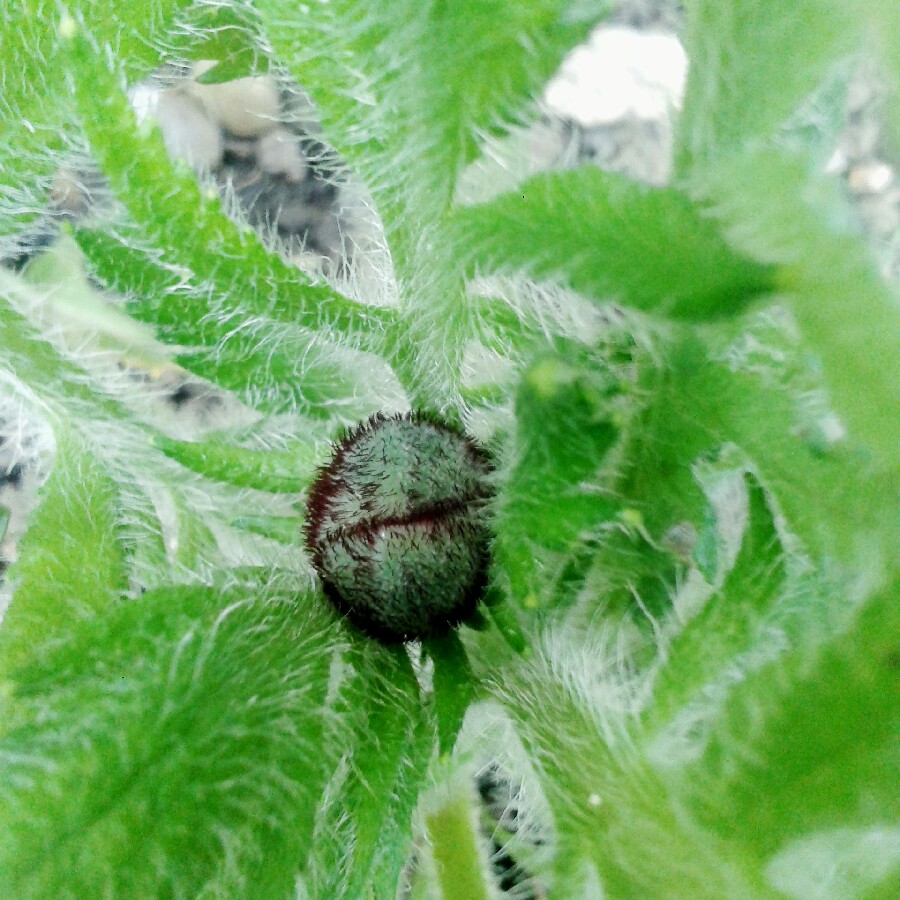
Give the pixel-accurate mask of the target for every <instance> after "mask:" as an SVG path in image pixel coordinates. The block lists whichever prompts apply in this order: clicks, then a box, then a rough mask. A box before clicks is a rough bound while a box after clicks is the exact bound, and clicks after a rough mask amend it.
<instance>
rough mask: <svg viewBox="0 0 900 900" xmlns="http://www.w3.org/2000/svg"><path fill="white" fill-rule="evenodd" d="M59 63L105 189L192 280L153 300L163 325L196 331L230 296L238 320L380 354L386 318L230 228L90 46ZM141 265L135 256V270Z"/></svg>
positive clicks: (163, 258)
mask: <svg viewBox="0 0 900 900" xmlns="http://www.w3.org/2000/svg"><path fill="white" fill-rule="evenodd" d="M65 63H66V65H67V67H68V69H69V71H70V73H71V80H72V83H73V99H74V101H75V102H76V104H77V109H78V113H79V117H80V120H81V124H82V126H83V128H84V131H85V133H86V136H87V138H88V141H89V142H90V145H91V149H92V151H93V153H94V155H95V157H96V161H97V163H98V164H99V165H100V168H101V169H102V171H103V173H104V174H105V175H106V176H107V178H108V179H109V182H110V186H111V188H112V189H113V190H114V191H115V193H116V195H117V197H118V198H119V199H120V200H121V201H122V203H123V205H124V206H125V208H126V209H127V211H128V213H129V215H130V216H131V218H132V220H133V221H134V222H135V223H136V224H137V225H138V226H140V229H141V233H142V236H143V238H144V241H145V242H147V243H149V245H150V246H153V247H154V248H156V252H157V253H158V254H159V258H160V262H162V263H166V264H168V265H170V266H177V267H180V268H181V269H183V270H185V271H186V272H187V273H189V274H190V277H191V279H192V282H193V289H192V290H190V291H186V292H184V293H183V294H180V295H179V296H177V297H176V296H172V295H169V294H166V295H164V296H162V297H159V298H155V299H156V300H157V303H158V312H157V317H158V320H159V322H160V324H166V323H172V322H180V323H185V324H186V323H188V322H193V323H194V324H196V323H197V322H199V321H202V320H204V317H206V318H207V319H208V318H209V316H208V314H209V313H210V312H211V311H212V310H214V309H216V308H217V304H216V300H217V299H218V298H219V297H226V298H233V299H232V300H231V304H230V305H231V306H232V309H235V308H239V309H240V310H241V313H242V314H243V315H244V316H254V315H263V316H271V317H273V318H277V319H279V320H280V321H282V322H289V323H294V324H300V325H306V326H309V327H311V328H316V327H321V326H323V325H325V324H328V325H329V326H330V327H332V328H334V329H335V330H336V331H338V332H339V333H342V334H343V335H344V336H345V338H346V339H347V340H348V341H349V340H350V339H351V337H352V338H354V339H357V340H363V341H365V340H366V339H367V338H368V339H370V340H371V341H372V342H373V344H374V345H375V346H379V344H378V339H377V334H376V333H375V332H376V331H377V330H378V329H379V327H380V326H381V325H383V324H384V322H385V317H384V315H383V311H379V310H377V309H375V308H374V307H364V306H362V305H360V304H357V303H355V302H353V301H352V300H349V299H347V298H345V297H343V296H341V295H340V294H338V293H337V292H335V291H334V290H333V289H331V288H330V287H328V286H326V285H324V284H318V285H313V284H310V283H308V280H307V279H306V278H305V276H304V275H303V274H302V273H301V272H300V271H299V270H298V269H296V268H294V267H291V266H289V265H287V263H284V262H282V261H281V260H280V259H279V258H278V257H277V256H276V255H275V254H273V253H269V252H268V251H267V250H266V248H265V247H264V246H263V244H262V243H261V241H260V240H259V238H258V237H257V235H256V234H255V232H253V231H252V230H241V229H239V228H238V227H237V226H236V225H235V224H234V223H233V222H232V221H231V220H230V219H228V217H227V216H226V215H225V214H224V212H223V211H222V208H221V203H220V202H219V199H218V197H216V196H209V195H207V194H205V193H203V192H202V191H201V188H200V187H199V185H198V183H197V180H196V178H195V177H194V175H193V173H192V172H190V171H189V170H188V169H187V168H186V167H174V166H173V164H172V163H171V162H170V161H169V158H168V156H167V155H166V151H165V148H164V146H163V142H162V137H161V135H160V134H159V131H158V129H155V128H147V129H143V130H139V129H138V127H137V125H136V123H135V119H134V115H133V113H132V111H131V110H130V108H129V107H128V103H127V100H126V98H125V95H124V94H123V93H122V92H121V91H120V90H119V86H118V84H117V82H116V77H115V76H116V74H117V73H116V71H115V70H113V71H110V69H109V68H108V67H107V64H106V61H105V60H102V59H101V58H100V57H99V56H98V55H97V54H96V53H95V52H94V51H93V50H92V49H91V47H90V45H89V44H88V42H87V40H86V39H84V38H83V37H81V36H78V35H76V36H75V37H73V38H71V39H70V40H69V41H68V42H67V45H66V53H65ZM98 94H102V96H103V103H102V104H98V103H97V98H98ZM137 262H138V258H137V257H136V256H132V264H136V263H137ZM261 285H265V286H266V288H265V290H262V289H261V288H260V286H261ZM201 286H202V287H201ZM219 311H220V313H221V312H227V307H226V310H219ZM210 327H212V324H210ZM230 327H231V328H233V324H232V325H231V326H230ZM222 333H223V334H224V333H225V332H224V331H223V332H222Z"/></svg>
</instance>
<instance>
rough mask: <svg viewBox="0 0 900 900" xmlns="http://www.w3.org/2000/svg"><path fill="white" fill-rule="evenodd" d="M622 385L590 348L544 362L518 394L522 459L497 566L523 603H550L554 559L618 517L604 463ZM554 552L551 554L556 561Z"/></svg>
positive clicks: (510, 486) (508, 489) (515, 470)
mask: <svg viewBox="0 0 900 900" xmlns="http://www.w3.org/2000/svg"><path fill="white" fill-rule="evenodd" d="M617 387H618V386H617V384H616V383H615V380H614V379H613V378H612V377H611V373H610V372H609V371H608V370H605V368H604V366H603V365H602V364H601V363H599V362H598V361H596V360H592V359H591V358H590V355H589V352H588V351H586V350H582V351H578V350H575V349H574V348H571V347H569V348H565V349H564V350H563V351H562V352H560V353H558V354H547V355H544V356H542V357H539V358H538V359H537V360H536V361H534V362H533V363H532V365H531V366H530V367H529V369H527V370H526V372H525V373H524V375H523V377H522V380H521V382H520V384H519V388H518V391H517V395H516V414H517V415H516V419H517V422H516V436H515V451H514V452H515V459H514V461H513V464H512V470H511V471H510V473H509V476H508V478H507V479H506V483H505V485H504V490H503V493H502V495H501V496H500V498H499V506H498V511H497V539H496V541H495V548H494V552H495V561H496V563H497V565H498V566H499V568H500V570H501V572H502V573H503V575H504V576H505V578H506V579H508V582H509V586H510V589H511V591H512V595H513V597H514V598H515V599H516V600H517V601H518V602H520V603H522V602H527V603H528V604H530V605H537V603H539V602H543V601H546V596H545V592H544V589H543V588H544V586H545V584H546V582H547V579H548V572H547V569H549V568H550V567H551V562H550V557H551V556H552V555H554V554H564V553H566V552H568V551H571V550H572V549H573V547H574V545H575V543H576V541H577V540H578V539H579V538H580V537H582V536H583V534H584V533H585V532H586V531H589V530H591V529H594V528H596V527H597V526H598V524H599V523H602V522H604V521H607V520H609V519H610V518H612V517H613V516H614V515H615V513H616V512H617V510H618V506H617V504H616V503H615V502H614V501H613V500H612V499H611V498H610V497H609V496H607V495H605V494H604V493H603V491H602V484H603V481H602V469H603V464H604V459H605V456H606V454H607V453H608V452H609V450H610V449H611V448H612V447H613V446H614V444H615V443H616V441H617V439H618V437H619V431H618V428H617V427H616V425H615V423H614V421H613V407H614V401H615V395H616V393H617ZM548 554H549V556H548Z"/></svg>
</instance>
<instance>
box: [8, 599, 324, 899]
mask: <svg viewBox="0 0 900 900" xmlns="http://www.w3.org/2000/svg"><path fill="white" fill-rule="evenodd" d="M334 646H335V632H334V627H333V625H332V624H331V617H330V616H327V615H326V614H325V613H324V612H320V611H319V607H318V606H317V605H316V604H315V603H314V602H313V599H312V598H311V597H309V596H301V597H297V596H292V597H281V596H272V595H271V592H267V591H266V590H265V588H260V587H259V585H255V586H253V587H252V588H249V587H245V588H241V589H234V590H231V591H229V592H224V593H223V592H219V591H217V590H215V589H211V588H202V587H193V588H169V589H162V590H158V591H153V592H150V593H147V594H145V595H143V596H142V597H141V598H140V600H136V601H133V602H130V603H126V604H122V605H121V606H119V607H118V608H117V609H116V611H115V613H114V614H113V615H110V616H106V617H103V618H97V619H95V620H93V621H90V622H86V623H82V624H80V625H78V626H77V627H75V628H73V629H72V630H71V632H70V634H69V636H68V640H67V641H66V642H65V643H63V644H61V645H60V646H59V647H58V648H57V649H56V650H55V651H54V652H53V653H51V654H47V655H45V656H42V657H41V659H40V660H36V661H34V662H33V663H32V664H31V665H30V666H27V667H25V668H23V669H21V670H19V671H18V672H17V673H15V675H14V681H13V682H11V683H8V684H7V691H6V692H5V694H4V697H3V700H2V705H3V714H2V716H0V722H2V725H0V760H2V763H3V764H2V765H0V786H2V789H0V832H2V834H3V839H2V841H0V893H2V894H3V895H4V896H9V897H21V898H23V900H25V898H31V897H33V898H38V897H48V896H60V895H62V894H70V895H73V896H84V897H88V896H91V897H97V896H112V895H115V896H131V897H137V896H145V897H149V896H198V895H201V894H204V892H206V894H204V895H209V896H247V895H249V894H252V893H258V894H259V895H261V896H270V897H274V896H283V895H286V894H287V893H288V892H289V891H290V890H292V889H293V883H294V876H295V873H296V872H297V871H298V870H299V869H300V867H301V866H302V864H303V861H304V858H305V855H306V852H307V849H308V846H309V841H310V840H311V838H312V823H313V818H314V810H315V806H316V803H317V802H318V800H319V797H320V795H321V793H322V789H323V787H324V784H325V781H326V779H327V777H328V775H329V774H330V771H331V770H332V769H333V766H334V764H335V763H336V760H337V757H338V755H339V753H340V748H339V747H335V746H333V745H330V744H328V743H327V742H324V741H323V724H324V722H325V720H326V715H327V712H326V709H325V706H324V705H325V701H326V693H327V689H328V684H329V672H330V668H331V659H332V655H333V649H334Z"/></svg>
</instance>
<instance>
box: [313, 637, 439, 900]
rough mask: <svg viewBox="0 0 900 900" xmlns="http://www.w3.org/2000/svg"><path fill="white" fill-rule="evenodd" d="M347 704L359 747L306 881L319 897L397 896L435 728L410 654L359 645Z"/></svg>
mask: <svg viewBox="0 0 900 900" xmlns="http://www.w3.org/2000/svg"><path fill="white" fill-rule="evenodd" d="M352 658H353V660H354V674H353V676H352V678H351V679H350V681H349V683H348V687H347V690H346V691H345V693H344V695H343V696H342V698H341V701H340V702H341V703H342V704H343V707H342V708H343V711H344V712H345V713H346V714H347V715H348V716H349V717H350V720H351V722H352V727H353V743H352V745H351V746H350V748H349V752H348V755H347V764H348V771H347V773H346V776H345V779H344V781H343V782H342V783H341V784H340V793H339V795H338V796H334V797H331V798H330V801H329V803H327V804H326V806H325V813H326V815H325V817H324V820H323V822H322V824H321V826H320V828H321V829H322V830H320V831H318V832H317V840H316V842H315V845H314V848H313V851H312V854H311V859H310V871H309V872H308V875H307V878H308V881H309V882H310V884H311V888H312V890H313V896H316V897H335V898H347V900H355V898H357V897H372V898H377V897H382V896H393V895H394V893H395V892H396V891H397V885H398V882H399V879H400V874H401V870H402V868H403V866H404V864H405V862H406V860H407V857H408V855H409V850H410V844H411V840H412V825H411V819H412V814H413V810H414V808H415V804H416V801H417V799H418V795H419V791H420V790H421V788H422V785H423V781H424V778H425V774H426V771H427V766H428V762H429V760H430V759H431V755H432V750H433V747H434V738H435V728H434V722H433V721H432V719H431V717H430V715H428V714H427V712H426V710H427V707H423V704H422V700H421V696H420V688H419V685H418V682H417V680H416V678H415V675H414V673H413V671H412V667H411V665H410V663H409V659H408V657H407V655H406V650H405V649H404V648H397V647H394V648H388V647H383V646H381V645H378V644H376V643H374V642H371V641H365V642H364V643H363V642H360V644H359V645H358V646H357V647H356V650H355V652H354V654H353V657H352Z"/></svg>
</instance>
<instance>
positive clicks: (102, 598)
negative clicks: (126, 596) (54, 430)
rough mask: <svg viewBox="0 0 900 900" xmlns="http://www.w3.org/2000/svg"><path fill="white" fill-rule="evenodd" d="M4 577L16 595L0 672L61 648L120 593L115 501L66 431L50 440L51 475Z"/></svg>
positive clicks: (107, 481)
mask: <svg viewBox="0 0 900 900" xmlns="http://www.w3.org/2000/svg"><path fill="white" fill-rule="evenodd" d="M40 496H41V500H40V505H39V506H38V508H37V510H36V511H35V512H34V514H33V515H32V517H31V519H30V521H29V527H28V530H27V531H26V532H25V535H24V536H23V538H22V540H21V541H20V543H19V548H18V557H17V559H16V561H15V563H13V565H12V566H11V567H10V571H9V573H8V574H7V576H6V577H8V578H10V579H12V580H13V582H14V584H15V590H14V593H13V598H12V601H11V603H10V606H9V608H8V609H7V611H6V614H5V615H4V617H3V621H2V624H0V670H2V671H5V672H8V671H9V670H10V669H12V668H15V667H16V666H19V665H21V664H22V663H23V662H24V661H25V660H27V659H29V657H31V656H33V655H35V654H36V653H38V652H40V653H45V652H47V650H48V648H49V647H53V646H54V645H55V644H58V643H59V642H61V641H62V642H64V641H65V640H66V638H67V635H68V633H69V631H70V629H72V628H76V627H78V625H79V623H80V622H82V621H84V620H86V619H90V618H92V617H93V616H95V615H97V614H98V613H106V612H108V611H109V609H110V608H111V607H112V606H113V604H114V602H115V601H116V600H117V599H118V597H119V595H120V594H121V592H122V591H123V590H124V589H125V588H126V586H127V576H126V566H125V553H124V549H123V547H122V545H121V543H120V540H119V537H120V535H119V516H120V511H119V497H118V491H117V489H116V485H115V482H114V481H113V480H112V478H110V476H109V474H108V473H107V471H106V470H105V468H104V466H103V464H102V462H101V461H100V460H98V459H97V458H96V456H95V455H94V454H93V453H92V452H91V451H90V449H89V448H88V447H86V446H85V444H84V443H83V441H82V439H81V437H80V435H78V434H77V433H76V432H74V431H71V430H66V431H60V432H59V433H58V435H57V448H56V458H55V460H54V465H53V470H52V472H51V473H50V476H49V478H48V479H47V482H46V483H45V484H44V486H43V488H42V489H41V495H40Z"/></svg>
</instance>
